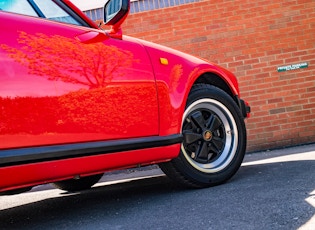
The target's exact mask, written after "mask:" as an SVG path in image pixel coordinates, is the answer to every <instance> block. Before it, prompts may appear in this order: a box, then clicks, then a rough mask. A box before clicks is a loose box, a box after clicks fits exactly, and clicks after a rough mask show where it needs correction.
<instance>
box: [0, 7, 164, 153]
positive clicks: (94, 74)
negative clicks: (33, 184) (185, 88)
mask: <svg viewBox="0 0 315 230" xmlns="http://www.w3.org/2000/svg"><path fill="white" fill-rule="evenodd" d="M25 2H26V1H25ZM0 21H1V24H0V31H1V32H0V33H1V36H0V62H1V67H0V82H1V83H0V117H1V119H0V149H1V148H2V149H4V148H18V147H28V146H46V145H55V144H66V143H77V142H80V143H84V142H90V141H98V140H102V141H104V140H117V139H128V138H136V137H147V136H153V135H158V102H157V92H156V86H155V79H154V74H153V72H152V67H151V64H150V61H149V58H148V56H147V53H146V52H145V50H144V48H143V47H142V45H140V44H137V43H134V42H129V41H124V40H119V39H113V38H110V37H108V36H107V35H106V34H105V33H104V32H102V31H98V30H96V29H92V28H87V27H85V26H80V25H71V24H66V23H60V22H56V21H52V20H48V19H41V18H38V17H33V16H25V15H19V14H14V13H7V12H3V11H0Z"/></svg>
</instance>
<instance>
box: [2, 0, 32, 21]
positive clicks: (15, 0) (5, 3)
mask: <svg viewBox="0 0 315 230" xmlns="http://www.w3.org/2000/svg"><path fill="white" fill-rule="evenodd" d="M0 10H3V11H8V12H12V13H17V14H25V15H29V16H36V17H38V15H37V13H36V12H35V10H34V9H33V8H32V6H31V5H30V4H29V3H28V2H27V1H21V0H0Z"/></svg>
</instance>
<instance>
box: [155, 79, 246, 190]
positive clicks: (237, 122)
mask: <svg viewBox="0 0 315 230" xmlns="http://www.w3.org/2000/svg"><path fill="white" fill-rule="evenodd" d="M182 134H183V137H184V141H183V143H182V146H181V152H180V155H179V156H178V157H177V158H175V159H173V160H172V161H170V162H165V163H161V164H160V168H161V169H162V171H163V172H164V173H165V174H166V175H167V176H169V177H170V178H171V179H173V180H175V181H176V182H178V183H180V184H181V185H184V186H189V187H197V188H202V187H209V186H215V185H219V184H222V183H224V182H226V181H227V180H229V179H230V178H231V177H232V176H233V175H234V174H235V173H236V172H237V170H238V169H239V167H240V165H241V163H242V161H243V158H244V155H245V151H246V128H245V123H244V118H243V116H242V114H241V112H240V109H239V107H238V106H237V105H236V103H235V102H234V101H233V100H232V98H231V97H230V96H229V95H228V94H227V93H225V92H224V91H222V90H221V89H219V88H217V87H214V86H210V85H204V84H198V85H195V86H193V88H192V90H191V92H190V94H189V97H188V100H187V105H186V110H185V112H184V115H183V121H182Z"/></svg>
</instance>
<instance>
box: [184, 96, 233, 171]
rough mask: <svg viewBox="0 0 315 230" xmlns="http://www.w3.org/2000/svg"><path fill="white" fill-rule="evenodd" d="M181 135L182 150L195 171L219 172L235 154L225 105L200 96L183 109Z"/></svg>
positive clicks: (231, 123)
mask: <svg viewBox="0 0 315 230" xmlns="http://www.w3.org/2000/svg"><path fill="white" fill-rule="evenodd" d="M182 134H183V137H184V141H183V143H182V146H181V150H182V153H183V154H184V156H185V158H186V159H187V161H188V162H189V163H190V164H191V165H192V166H193V167H194V168H196V169H197V170H199V171H202V172H205V173H214V172H218V171H221V170H222V169H224V168H225V167H226V166H227V165H229V163H230V162H231V161H232V160H233V158H234V156H235V154H236V150H237V143H238V130H237V126H236V123H235V121H234V118H233V116H232V114H231V113H230V111H229V110H228V109H227V107H226V106H225V105H223V104H222V103H220V102H218V101H216V100H214V99H200V100H198V101H195V102H194V103H192V104H191V105H190V106H189V107H188V108H187V109H186V111H185V113H184V115H183V124H182Z"/></svg>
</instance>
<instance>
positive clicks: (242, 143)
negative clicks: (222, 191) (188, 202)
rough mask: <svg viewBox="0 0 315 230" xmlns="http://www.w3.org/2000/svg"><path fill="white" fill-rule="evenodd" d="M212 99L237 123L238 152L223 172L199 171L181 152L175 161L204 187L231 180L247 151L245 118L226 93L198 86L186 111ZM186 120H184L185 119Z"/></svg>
mask: <svg viewBox="0 0 315 230" xmlns="http://www.w3.org/2000/svg"><path fill="white" fill-rule="evenodd" d="M205 98H206V99H212V100H215V101H218V102H219V103H221V104H223V105H224V106H225V107H226V108H227V109H228V110H229V112H230V113H231V115H232V117H233V120H234V121H235V123H236V126H237V130H238V137H239V138H238V140H237V142H236V143H237V147H236V150H235V151H236V152H235V155H234V157H233V159H232V160H231V161H230V163H229V164H228V165H227V166H226V167H225V168H224V169H222V170H221V171H218V172H215V173H206V172H202V171H199V170H197V169H196V168H195V167H193V166H192V165H191V164H190V163H189V162H188V161H187V159H186V156H185V155H184V153H183V152H182V151H181V152H180V155H179V157H178V158H176V159H174V163H175V164H176V165H177V167H178V169H179V171H181V172H182V173H183V174H184V175H185V177H187V178H189V179H190V180H192V181H195V182H196V183H197V184H204V185H203V186H207V185H208V186H209V185H211V186H212V185H217V184H221V183H223V182H225V181H227V180H228V179H230V178H231V177H232V176H233V175H234V174H235V173H236V172H237V170H238V169H239V167H240V165H241V163H242V161H243V158H244V155H245V150H246V128H245V123H244V120H243V116H242V115H241V113H240V110H239V108H238V107H237V105H236V103H235V102H234V101H233V100H232V99H231V97H230V96H229V95H228V94H226V93H225V92H224V91H222V90H220V89H218V88H216V87H213V86H208V85H196V86H195V87H194V88H193V89H192V91H191V93H190V95H189V97H188V100H187V104H186V109H187V108H188V107H189V106H190V105H191V104H192V103H194V102H195V101H198V100H200V99H205ZM183 119H184V118H183Z"/></svg>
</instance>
